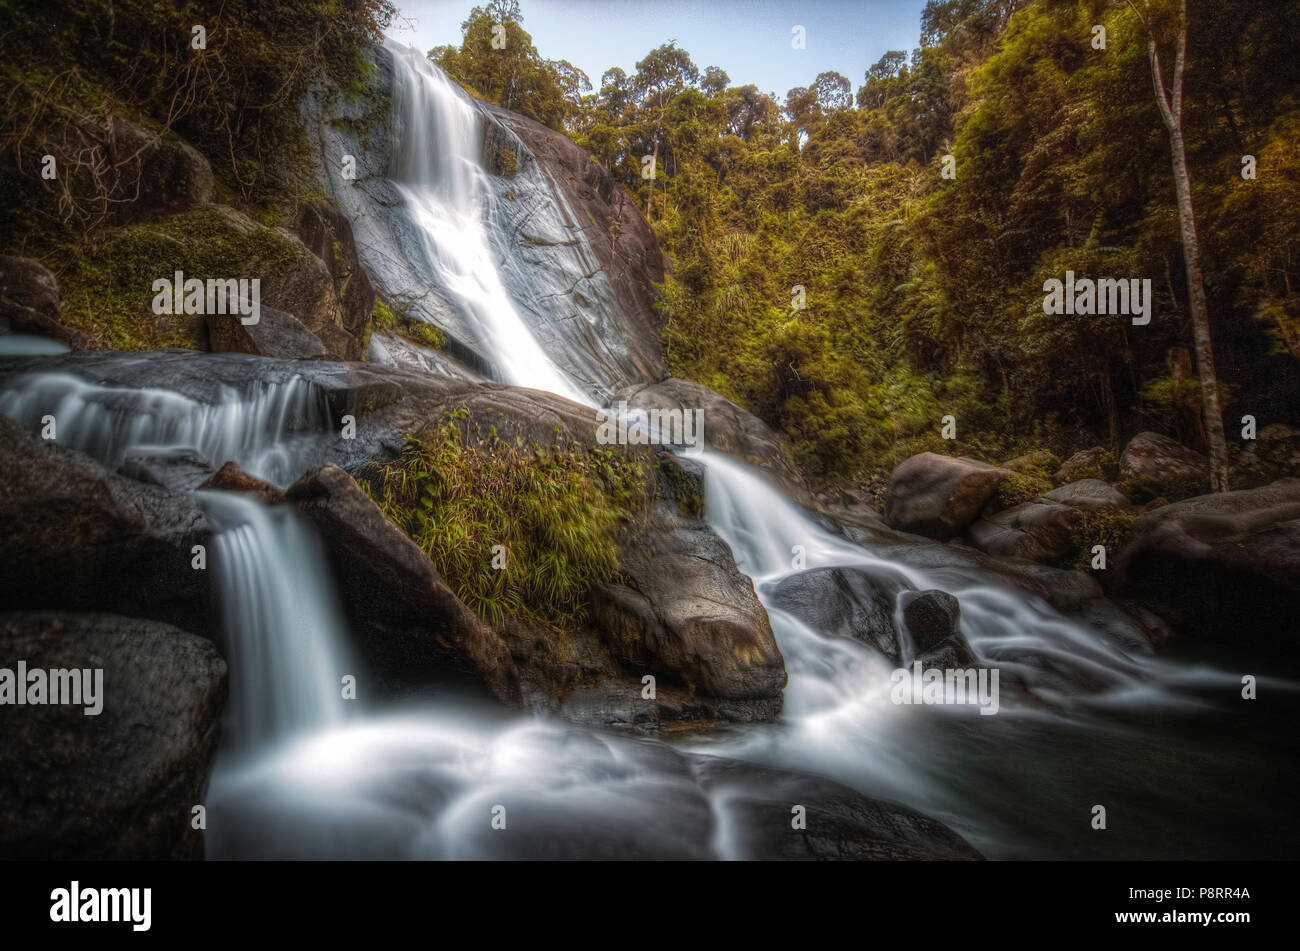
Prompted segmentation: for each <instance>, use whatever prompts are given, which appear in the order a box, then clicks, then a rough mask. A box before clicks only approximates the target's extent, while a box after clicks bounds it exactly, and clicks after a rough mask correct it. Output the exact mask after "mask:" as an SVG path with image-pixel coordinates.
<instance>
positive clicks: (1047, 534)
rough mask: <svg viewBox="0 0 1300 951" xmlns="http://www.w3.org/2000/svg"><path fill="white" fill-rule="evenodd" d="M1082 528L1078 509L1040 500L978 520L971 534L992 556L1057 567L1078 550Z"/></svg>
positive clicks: (975, 543)
mask: <svg viewBox="0 0 1300 951" xmlns="http://www.w3.org/2000/svg"><path fill="white" fill-rule="evenodd" d="M1107 488H1109V486H1108V487H1107ZM1081 524H1082V518H1081V516H1080V513H1079V512H1078V510H1077V509H1074V508H1072V507H1070V506H1069V505H1062V504H1060V503H1058V502H1048V501H1045V500H1038V501H1033V502H1022V503H1020V504H1019V505H1014V506H1012V507H1011V508H1009V509H1003V510H1002V511H1000V512H995V513H993V514H991V515H989V516H988V517H987V518H981V519H978V520H977V521H975V522H973V523H972V524H971V526H970V528H969V529H968V534H969V537H970V540H971V542H972V544H974V545H975V547H976V548H979V549H980V550H981V551H984V552H987V553H988V554H990V555H997V556H999V557H1010V558H1027V559H1029V560H1030V561H1041V562H1046V563H1055V562H1061V561H1063V560H1066V559H1068V558H1069V557H1070V556H1071V555H1072V554H1073V553H1074V551H1075V550H1076V549H1077V544H1076V542H1075V540H1074V539H1075V533H1076V532H1077V531H1078V529H1079V528H1080V526H1081Z"/></svg>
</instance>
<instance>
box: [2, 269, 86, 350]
mask: <svg viewBox="0 0 1300 951" xmlns="http://www.w3.org/2000/svg"><path fill="white" fill-rule="evenodd" d="M62 308H63V304H62V300H61V298H60V295H59V284H58V281H56V280H55V279H54V275H53V274H51V273H50V272H49V270H47V269H46V267H45V265H43V264H41V262H40V261H36V260H33V259H32V258H20V257H14V256H12V255H8V254H0V319H3V320H5V321H7V322H8V325H9V328H10V332H13V333H24V334H39V335H40V336H43V337H53V338H54V339H55V340H58V341H59V342H60V343H64V344H66V345H67V346H69V347H72V348H73V349H81V348H83V347H85V346H86V335H85V334H84V333H82V332H81V331H80V330H77V329H76V328H75V327H69V326H67V325H66V324H64V323H63V310H62Z"/></svg>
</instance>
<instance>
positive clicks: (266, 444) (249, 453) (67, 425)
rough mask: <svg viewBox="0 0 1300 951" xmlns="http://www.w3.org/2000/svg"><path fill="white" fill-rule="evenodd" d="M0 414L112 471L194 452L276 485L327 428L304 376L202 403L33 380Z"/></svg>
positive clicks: (158, 392)
mask: <svg viewBox="0 0 1300 951" xmlns="http://www.w3.org/2000/svg"><path fill="white" fill-rule="evenodd" d="M0 413H3V414H4V415H5V416H8V417H9V418H10V419H12V420H14V422H16V423H18V424H19V425H20V426H22V427H23V428H25V429H28V430H30V431H32V432H37V433H39V432H42V431H43V430H44V429H45V428H46V422H47V417H48V418H50V422H51V423H52V425H53V439H54V440H55V441H57V442H58V443H59V445H62V446H68V447H70V448H72V449H76V450H79V451H81V452H84V453H86V454H87V455H89V456H93V457H94V458H96V459H98V460H99V461H100V462H102V463H104V464H105V465H107V466H109V467H110V468H113V469H116V468H117V467H118V466H120V465H121V464H122V461H123V459H125V458H126V457H127V456H132V455H152V454H159V453H165V452H174V451H177V450H185V449H189V450H193V451H195V452H197V453H198V454H199V455H200V456H202V457H204V458H205V459H206V460H207V461H208V462H209V463H211V464H212V466H213V468H220V467H221V466H222V465H223V464H224V463H226V462H236V463H238V464H239V466H240V468H242V469H243V470H244V471H245V472H247V473H249V474H250V475H254V476H257V477H258V478H261V479H266V480H267V481H269V482H274V483H276V484H284V483H286V482H288V481H290V480H291V478H292V477H293V476H295V475H296V474H297V473H298V472H300V471H301V469H302V467H303V459H304V452H306V451H308V450H309V448H310V445H309V444H310V440H311V439H312V438H313V437H315V436H318V435H319V434H320V433H321V432H323V431H324V430H325V429H327V428H328V427H329V425H330V421H329V411H328V408H327V406H326V402H325V397H324V394H323V393H322V392H321V391H320V390H319V388H317V387H315V386H313V385H312V384H311V383H310V382H308V381H307V380H305V379H303V378H302V377H291V378H289V379H288V380H286V381H285V382H283V383H259V384H257V385H256V386H255V387H253V388H252V389H251V390H250V391H248V392H245V393H240V392H236V391H234V390H231V389H228V388H227V389H225V390H223V391H222V392H221V393H220V394H219V395H218V397H217V398H216V399H214V400H213V401H212V402H201V401H199V400H195V399H192V398H190V397H188V396H186V395H184V394H182V393H177V392H175V391H173V390H167V389H140V388H133V387H124V386H108V385H102V384H98V383H91V382H88V381H86V380H83V379H82V378H80V377H78V376H75V375H73V374H72V373H68V372H62V371H59V372H43V373H33V374H30V375H28V376H24V377H20V378H19V379H18V380H17V381H16V382H15V384H14V385H13V386H11V387H9V388H7V389H5V390H3V391H0Z"/></svg>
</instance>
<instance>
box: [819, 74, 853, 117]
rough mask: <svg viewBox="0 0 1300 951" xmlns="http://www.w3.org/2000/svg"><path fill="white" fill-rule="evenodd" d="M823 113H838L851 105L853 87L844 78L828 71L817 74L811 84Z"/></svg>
mask: <svg viewBox="0 0 1300 951" xmlns="http://www.w3.org/2000/svg"><path fill="white" fill-rule="evenodd" d="M812 89H813V92H814V93H816V94H817V103H818V105H820V106H821V107H822V111H823V112H839V111H840V110H841V109H847V108H849V106H851V105H853V86H852V84H850V83H849V80H848V78H847V77H846V76H842V75H841V74H839V73H837V72H835V71H834V70H829V71H827V72H824V73H818V74H817V78H816V79H815V80H814V81H813V84H812Z"/></svg>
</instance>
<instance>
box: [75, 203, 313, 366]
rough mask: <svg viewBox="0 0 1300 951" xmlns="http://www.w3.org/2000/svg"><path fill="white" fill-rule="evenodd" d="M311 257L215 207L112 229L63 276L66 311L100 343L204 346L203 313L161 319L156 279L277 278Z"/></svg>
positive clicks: (112, 345)
mask: <svg viewBox="0 0 1300 951" xmlns="http://www.w3.org/2000/svg"><path fill="white" fill-rule="evenodd" d="M306 254H307V252H305V251H304V250H303V249H302V248H300V247H298V246H296V245H295V244H294V243H293V242H292V241H290V240H289V239H288V238H286V237H285V236H284V235H283V234H281V233H280V232H278V231H276V230H275V229H273V228H267V227H264V226H262V225H258V224H256V223H254V222H252V221H251V220H249V219H247V218H243V217H242V216H240V215H238V213H237V212H234V211H233V210H232V209H229V208H224V207H222V206H219V205H212V206H208V207H205V208H201V209H198V210H196V211H192V212H187V213H185V214H182V215H174V216H172V217H170V218H164V219H163V220H161V221H155V222H150V223H147V224H139V225H134V226H132V227H129V228H120V229H116V230H113V231H110V232H108V233H107V234H106V235H105V236H104V237H103V238H102V239H100V240H99V241H97V242H96V243H95V244H94V245H93V246H92V247H91V248H89V249H88V250H87V251H86V252H85V253H84V254H82V255H81V256H80V257H78V258H77V259H76V260H75V262H74V263H73V264H72V265H71V266H70V267H68V268H67V269H66V270H65V271H64V272H63V273H62V274H61V275H60V284H61V286H62V289H63V301H64V313H65V315H66V319H67V321H68V323H69V324H71V325H73V326H76V327H78V328H80V329H81V330H83V331H84V332H85V333H86V335H87V337H88V338H89V339H90V341H91V344H92V346H99V347H108V348H112V349H116V350H146V349H152V348H156V347H188V348H191V349H198V348H200V347H201V346H202V341H203V335H204V330H203V317H202V315H186V314H155V313H153V310H152V303H153V300H154V297H155V291H154V290H153V283H154V281H156V280H158V279H160V278H166V279H168V280H173V279H174V275H175V272H176V271H181V272H183V273H184V276H185V278H186V279H187V280H188V279H189V278H197V279H198V280H201V281H206V280H208V279H229V278H250V279H251V278H260V279H261V280H263V281H266V280H268V279H273V278H275V277H278V276H280V275H282V274H284V273H286V272H287V271H288V270H289V269H290V268H292V267H294V265H295V264H299V263H302V262H303V260H304V259H305V257H306Z"/></svg>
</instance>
